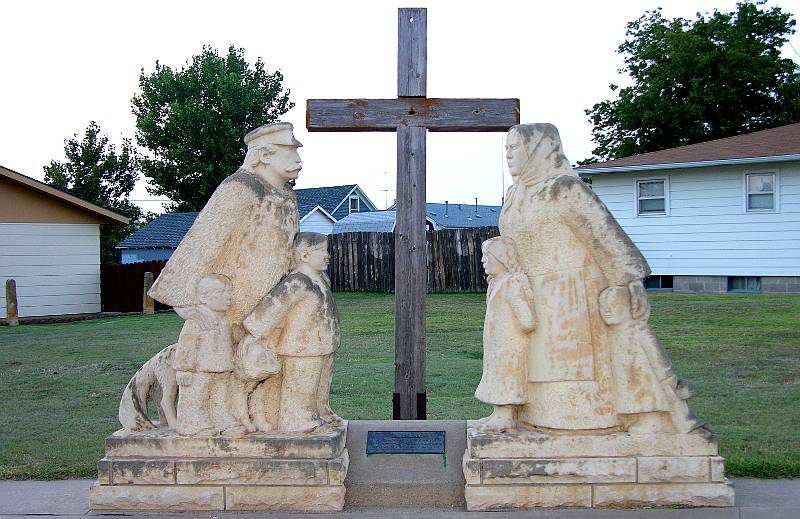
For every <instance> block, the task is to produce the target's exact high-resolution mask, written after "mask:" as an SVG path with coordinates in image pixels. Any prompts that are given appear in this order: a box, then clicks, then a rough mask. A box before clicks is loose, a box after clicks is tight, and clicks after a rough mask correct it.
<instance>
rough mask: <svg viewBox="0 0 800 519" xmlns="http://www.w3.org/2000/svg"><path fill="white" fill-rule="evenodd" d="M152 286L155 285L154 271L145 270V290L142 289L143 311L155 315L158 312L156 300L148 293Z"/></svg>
mask: <svg viewBox="0 0 800 519" xmlns="http://www.w3.org/2000/svg"><path fill="white" fill-rule="evenodd" d="M152 286H153V273H152V272H145V273H144V290H143V291H142V313H143V314H144V315H153V314H154V313H155V312H156V302H155V300H154V299H153V298H152V297H150V295H149V294H148V293H147V292H149V291H150V287H152Z"/></svg>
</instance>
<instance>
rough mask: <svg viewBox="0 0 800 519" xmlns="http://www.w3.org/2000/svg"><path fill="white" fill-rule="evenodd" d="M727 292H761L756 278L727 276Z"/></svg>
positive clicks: (758, 278)
mask: <svg viewBox="0 0 800 519" xmlns="http://www.w3.org/2000/svg"><path fill="white" fill-rule="evenodd" d="M728 292H761V278H760V277H758V276H728Z"/></svg>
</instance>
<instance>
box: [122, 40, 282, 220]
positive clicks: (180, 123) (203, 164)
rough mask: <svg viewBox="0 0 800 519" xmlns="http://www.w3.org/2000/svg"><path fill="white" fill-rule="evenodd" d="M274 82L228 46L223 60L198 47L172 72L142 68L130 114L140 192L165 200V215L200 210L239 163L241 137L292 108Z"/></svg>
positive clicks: (274, 77)
mask: <svg viewBox="0 0 800 519" xmlns="http://www.w3.org/2000/svg"><path fill="white" fill-rule="evenodd" d="M281 81H283V75H282V74H281V73H280V72H279V71H276V72H273V73H269V72H267V71H266V70H265V69H264V64H263V62H262V61H261V59H260V58H259V59H258V60H257V61H256V63H255V66H254V67H253V68H251V67H250V65H249V64H248V63H247V62H246V61H245V59H244V49H236V48H234V47H233V46H230V48H229V49H228V54H227V56H224V57H223V56H220V55H219V54H218V52H217V50H216V49H211V48H209V47H203V51H202V52H201V53H200V54H199V55H198V56H194V57H193V58H192V60H191V62H189V63H187V65H186V66H185V67H183V68H181V70H180V71H175V70H172V69H171V68H170V67H167V66H164V65H161V64H160V63H158V62H156V70H155V72H153V73H152V74H145V72H144V70H142V73H141V76H140V77H139V88H140V92H139V94H137V95H136V96H134V98H133V114H134V115H135V116H136V128H137V129H138V131H137V132H136V140H137V142H138V144H139V145H140V146H143V147H145V148H147V149H148V150H149V151H150V156H147V157H143V158H142V159H141V161H140V167H141V169H142V172H143V173H144V174H145V176H146V177H147V178H148V179H149V184H150V187H149V188H148V191H149V192H150V193H151V194H154V195H163V196H166V197H168V198H170V199H171V200H172V201H173V202H174V203H173V204H172V205H171V206H170V207H169V208H168V209H169V210H171V211H199V210H200V209H202V207H203V206H204V205H205V203H206V202H207V201H208V199H209V198H210V197H211V195H212V193H213V192H214V189H216V187H217V186H218V185H219V184H220V182H222V180H223V179H224V178H225V177H226V176H228V175H230V174H231V173H233V172H234V171H235V170H236V169H237V168H238V167H239V166H240V165H241V163H242V160H243V158H244V155H245V151H246V146H245V145H244V141H243V140H242V138H243V137H244V134H245V133H246V132H248V131H250V130H252V129H254V128H257V127H258V126H261V125H263V124H268V123H272V122H275V121H277V120H278V117H280V116H281V115H282V114H284V113H286V112H287V111H288V110H289V109H291V108H292V107H293V106H294V103H292V102H290V101H289V91H288V90H287V91H286V92H284V91H283V86H282V85H281Z"/></svg>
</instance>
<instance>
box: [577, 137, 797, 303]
mask: <svg viewBox="0 0 800 519" xmlns="http://www.w3.org/2000/svg"><path fill="white" fill-rule="evenodd" d="M577 172H578V173H579V174H580V175H581V176H582V177H585V178H590V179H591V182H592V188H593V189H594V191H595V193H597V196H599V197H600V199H601V200H602V201H603V202H604V203H605V204H606V206H607V207H608V209H609V210H610V211H611V213H612V214H613V215H614V217H615V218H616V219H617V221H618V222H619V224H620V225H621V226H622V228H623V229H624V230H625V232H627V233H628V235H629V236H630V237H631V239H632V240H633V242H634V243H635V244H636V246H637V247H639V250H641V251H642V254H644V256H645V258H646V259H647V261H648V263H649V264H650V267H651V269H652V275H651V276H650V278H649V279H648V280H647V281H646V282H647V285H648V287H649V288H652V289H661V290H673V289H674V290H677V291H686V292H772V293H798V292H800V124H790V125H786V126H781V127H778V128H773V129H770V130H763V131H759V132H753V133H748V134H743V135H737V136H735V137H728V138H725V139H717V140H713V141H708V142H702V143H698V144H691V145H688V146H681V147H678V148H670V149H667V150H662V151H656V152H652V153H643V154H641V155H634V156H631V157H626V158H621V159H617V160H610V161H607V162H601V163H598V164H591V165H587V166H582V167H579V168H577Z"/></svg>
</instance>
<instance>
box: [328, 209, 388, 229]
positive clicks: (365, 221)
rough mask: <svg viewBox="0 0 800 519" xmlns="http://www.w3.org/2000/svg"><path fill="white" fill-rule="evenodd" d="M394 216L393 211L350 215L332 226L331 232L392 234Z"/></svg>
mask: <svg viewBox="0 0 800 519" xmlns="http://www.w3.org/2000/svg"><path fill="white" fill-rule="evenodd" d="M396 215H397V213H396V212H395V211H370V212H368V213H351V214H349V215H347V216H345V217H344V218H342V219H341V220H339V221H338V222H336V223H334V224H333V232H334V234H340V233H344V232H393V231H394V221H395V218H396Z"/></svg>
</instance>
